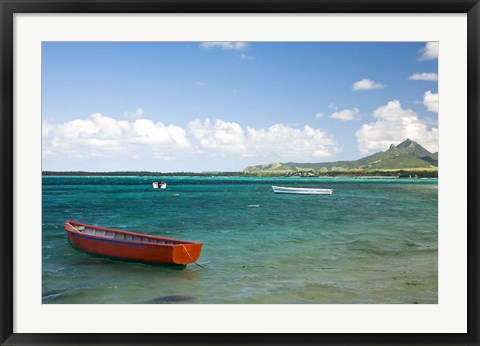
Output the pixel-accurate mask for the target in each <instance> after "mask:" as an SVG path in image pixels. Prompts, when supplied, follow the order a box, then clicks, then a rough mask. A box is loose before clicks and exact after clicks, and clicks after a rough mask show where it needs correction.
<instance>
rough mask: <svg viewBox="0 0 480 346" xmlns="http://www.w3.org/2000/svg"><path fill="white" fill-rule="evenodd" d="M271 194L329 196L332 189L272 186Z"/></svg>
mask: <svg viewBox="0 0 480 346" xmlns="http://www.w3.org/2000/svg"><path fill="white" fill-rule="evenodd" d="M272 189H273V192H275V193H285V194H294V195H331V194H332V192H333V190H332V189H316V188H301V187H283V186H272Z"/></svg>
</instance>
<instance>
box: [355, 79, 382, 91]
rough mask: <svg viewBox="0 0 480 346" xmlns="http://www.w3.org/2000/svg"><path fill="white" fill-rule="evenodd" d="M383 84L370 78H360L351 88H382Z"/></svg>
mask: <svg viewBox="0 0 480 346" xmlns="http://www.w3.org/2000/svg"><path fill="white" fill-rule="evenodd" d="M383 88H385V85H384V84H382V83H379V82H376V81H373V80H371V79H366V78H364V79H362V80H359V81H357V82H355V83H353V84H352V90H354V91H358V90H375V89H383Z"/></svg>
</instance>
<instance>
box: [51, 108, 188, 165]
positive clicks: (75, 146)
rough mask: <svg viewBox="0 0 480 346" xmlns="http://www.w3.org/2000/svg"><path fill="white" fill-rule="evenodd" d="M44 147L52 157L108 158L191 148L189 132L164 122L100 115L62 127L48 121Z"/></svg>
mask: <svg viewBox="0 0 480 346" xmlns="http://www.w3.org/2000/svg"><path fill="white" fill-rule="evenodd" d="M42 146H43V150H44V153H47V154H48V155H49V156H66V157H106V156H123V155H124V154H125V153H131V154H132V153H133V155H134V152H135V149H136V148H137V147H138V146H147V147H150V148H151V149H152V150H153V151H154V152H156V153H159V155H160V154H161V153H162V152H170V151H171V150H172V149H174V150H178V151H182V150H183V151H185V150H189V149H191V144H190V143H189V141H188V139H187V137H186V133H185V130H183V129H182V128H181V127H178V126H174V125H165V124H163V123H161V122H158V123H154V122H153V121H151V120H146V119H137V120H135V121H126V120H116V119H114V118H111V117H108V116H104V115H102V114H100V113H95V114H92V115H91V116H90V117H89V118H87V119H86V120H82V119H77V120H72V121H68V122H65V123H62V124H50V123H48V122H44V123H43V126H42Z"/></svg>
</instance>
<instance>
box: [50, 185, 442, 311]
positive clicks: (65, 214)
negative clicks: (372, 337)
mask: <svg viewBox="0 0 480 346" xmlns="http://www.w3.org/2000/svg"><path fill="white" fill-rule="evenodd" d="M160 180H162V181H166V182H167V183H168V186H167V189H166V190H160V189H158V190H157V189H155V190H154V189H152V186H151V183H152V182H153V181H160ZM271 185H280V186H296V187H324V188H333V190H334V191H333V194H332V195H331V196H328V195H327V196H325V195H311V196H309V195H277V194H274V193H273V192H272V189H271ZM437 186H438V185H437V180H436V179H391V180H390V179H388V180H386V179H348V178H251V177H248V178H247V177H171V176H169V177H43V194H42V199H43V205H42V210H43V211H42V213H43V220H42V224H43V226H42V257H43V260H42V297H43V299H42V300H43V303H47V304H48V303H50V304H59V303H68V304H85V303H88V304H92V303H93V304H98V303H115V304H119V303H130V304H131V303H138V304H152V303H153V304H182V303H186V304H217V303H221V304H249V303H260V304H268V303H275V304H290V303H299V304H316V303H321V304H324V303H332V304H343V303H346V304H354V303H363V304H370V303H381V304H385V303H386V304H389V303H395V304H397V303H407V304H414V303H419V304H431V303H437V299H438V294H437V293H438V292H437V291H438V284H437V279H438V275H437V262H438V251H437V250H438V249H437V240H438V234H437V230H438V189H437ZM174 194H178V196H173V195H174ZM66 219H71V220H75V221H79V222H85V223H89V224H95V225H99V226H104V227H110V228H116V229H123V230H128V231H134V232H142V233H148V234H155V235H165V236H168V237H174V238H180V239H187V240H195V241H201V242H203V243H204V247H203V251H202V255H201V257H200V260H199V263H200V264H202V265H204V266H205V267H206V269H202V268H199V267H197V266H195V265H194V264H192V265H188V266H187V268H186V269H184V270H178V269H173V268H168V267H162V266H153V265H147V264H139V263H128V262H123V261H117V260H112V259H107V258H102V257H98V256H92V255H90V254H86V253H84V252H81V251H78V250H76V249H74V248H72V247H71V246H70V245H69V244H68V242H67V238H66V235H65V231H64V228H63V224H64V222H65V220H66Z"/></svg>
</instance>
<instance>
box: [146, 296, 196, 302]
mask: <svg viewBox="0 0 480 346" xmlns="http://www.w3.org/2000/svg"><path fill="white" fill-rule="evenodd" d="M192 300H194V297H192V296H187V295H181V294H173V295H168V296H161V297H157V298H153V299H150V300H147V301H146V302H144V303H142V304H163V303H185V302H190V301H192Z"/></svg>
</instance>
